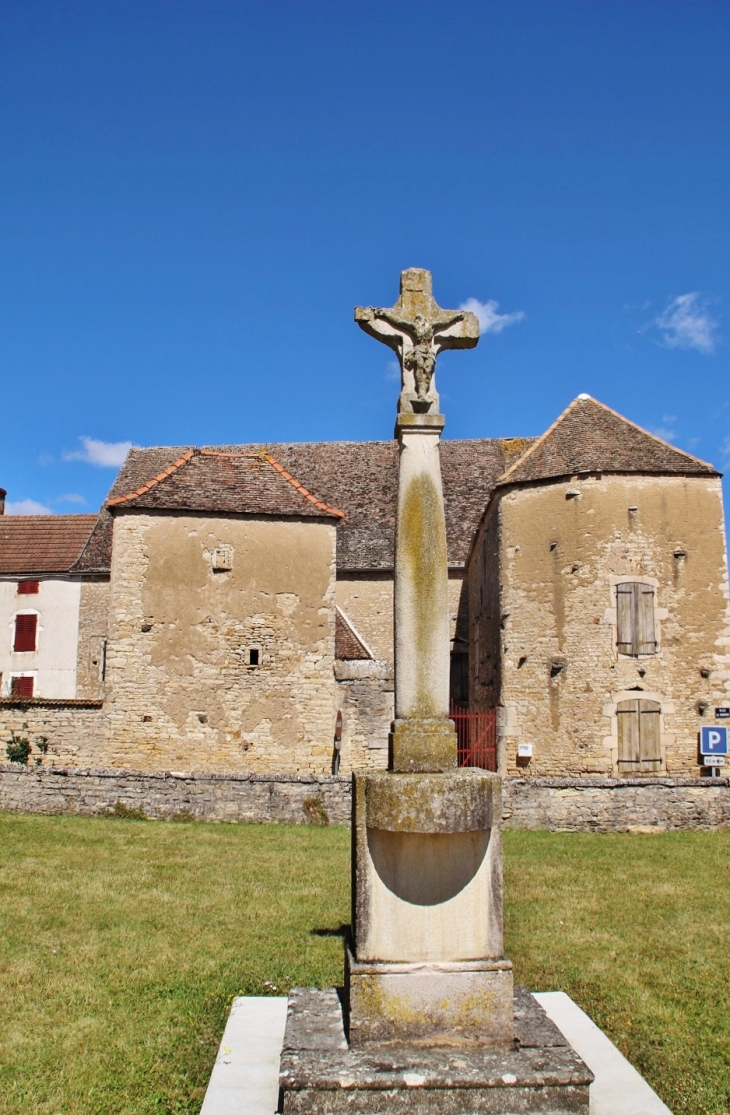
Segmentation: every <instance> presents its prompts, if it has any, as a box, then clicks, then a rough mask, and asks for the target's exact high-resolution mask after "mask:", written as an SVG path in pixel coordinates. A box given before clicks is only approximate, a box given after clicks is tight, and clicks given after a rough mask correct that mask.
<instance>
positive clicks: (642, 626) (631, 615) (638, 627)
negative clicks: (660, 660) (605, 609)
mask: <svg viewBox="0 0 730 1115" xmlns="http://www.w3.org/2000/svg"><path fill="white" fill-rule="evenodd" d="M616 645H617V647H618V651H619V654H629V655H631V656H632V658H638V656H639V655H640V654H656V629H655V625H654V588H653V586H652V585H647V584H645V583H644V582H643V581H624V582H623V583H622V584H620V585H616Z"/></svg>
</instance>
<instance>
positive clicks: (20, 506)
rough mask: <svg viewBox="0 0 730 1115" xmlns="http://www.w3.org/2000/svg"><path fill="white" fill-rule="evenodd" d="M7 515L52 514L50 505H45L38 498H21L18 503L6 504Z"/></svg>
mask: <svg viewBox="0 0 730 1115" xmlns="http://www.w3.org/2000/svg"><path fill="white" fill-rule="evenodd" d="M5 514H6V515H52V514H53V512H52V511H51V509H50V507H45V506H44V504H42V503H39V502H38V500H37V499H19V500H18V501H17V503H12V502H9V503H6V504H5Z"/></svg>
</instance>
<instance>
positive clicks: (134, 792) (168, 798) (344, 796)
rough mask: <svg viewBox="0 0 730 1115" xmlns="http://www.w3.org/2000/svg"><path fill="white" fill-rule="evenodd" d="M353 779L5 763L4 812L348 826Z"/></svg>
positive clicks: (0, 772)
mask: <svg viewBox="0 0 730 1115" xmlns="http://www.w3.org/2000/svg"><path fill="white" fill-rule="evenodd" d="M351 797H352V795H351V790H350V779H349V778H342V777H337V776H334V775H326V774H322V775H316V774H282V775H273V776H272V775H263V774H191V773H176V772H172V771H134V770H93V769H88V770H80V769H76V768H60V767H24V766H20V765H19V764H17V763H4V764H0V810H7V811H10V812H15V813H81V814H86V815H88V816H104V815H113V814H115V813H117V814H119V815H122V816H124V815H126V816H129V815H130V814H132V815H133V814H135V813H137V814H140V815H142V814H143V815H144V816H145V817H149V818H152V819H155V820H168V821H169V820H173V819H181V820H184V819H190V820H197V821H243V822H248V823H252V824H254V823H264V822H274V823H278V824H332V825H349V823H350V802H351Z"/></svg>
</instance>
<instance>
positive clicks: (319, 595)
mask: <svg viewBox="0 0 730 1115" xmlns="http://www.w3.org/2000/svg"><path fill="white" fill-rule="evenodd" d="M221 553H225V554H227V555H228V557H230V568H225V569H218V568H216V567H215V562H214V555H215V554H221ZM216 561H217V559H216ZM226 564H228V558H226ZM334 596H335V526H334V525H333V523H332V522H330V521H326V522H324V521H321V520H317V519H305V520H296V519H288V520H272V519H254V518H252V517H246V516H236V515H228V516H223V515H221V516H212V515H210V516H205V515H195V514H182V513H180V514H118V515H117V516H115V520H114V548H113V557H112V572H111V594H110V614H111V620H110V630H109V642H108V649H107V670H106V692H105V702H104V712H105V721H106V736H105V740H104V741H103V744H102V748H101V750H100V754H99V758H98V759H97V762H96V764H95V765H97V766H101V765H103V766H105V767H119V768H124V769H135V770H139V769H145V770H150V769H153V770H170V769H178V770H189V769H194V770H209V771H216V772H227V771H242V772H246V771H251V772H253V771H255V772H258V773H266V772H270V771H272V770H285V771H289V772H292V773H297V772H299V771H306V772H310V773H326V772H328V771H329V769H330V763H331V753H332V739H333V735H334V723H335V714H336V697H335V679H334V669H333V667H334V605H335V599H334ZM254 652H255V653H254Z"/></svg>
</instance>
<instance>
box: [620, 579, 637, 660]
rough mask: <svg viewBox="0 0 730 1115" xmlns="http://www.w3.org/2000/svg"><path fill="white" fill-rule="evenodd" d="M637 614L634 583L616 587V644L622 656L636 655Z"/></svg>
mask: <svg viewBox="0 0 730 1115" xmlns="http://www.w3.org/2000/svg"><path fill="white" fill-rule="evenodd" d="M635 614H636V613H635V610H634V585H633V582H630V581H626V582H625V583H624V584H621V585H616V643H617V646H618V650H619V653H620V654H632V655H635V654H636V650H635V649H634V638H635V634H636V625H635V622H634V620H635Z"/></svg>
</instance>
